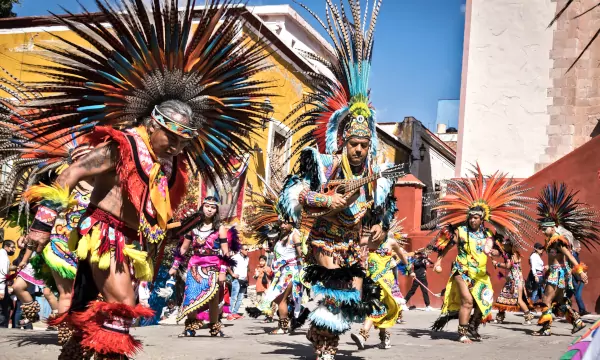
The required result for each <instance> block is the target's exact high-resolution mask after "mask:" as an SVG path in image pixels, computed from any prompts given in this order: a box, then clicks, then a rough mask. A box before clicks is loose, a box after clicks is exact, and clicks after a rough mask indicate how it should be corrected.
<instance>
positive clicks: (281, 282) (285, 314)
mask: <svg viewBox="0 0 600 360" xmlns="http://www.w3.org/2000/svg"><path fill="white" fill-rule="evenodd" d="M279 228H280V232H279V239H278V240H277V242H275V245H274V249H273V250H274V253H275V261H274V263H273V271H274V272H275V275H274V277H273V281H272V282H271V286H269V289H268V290H267V291H266V293H265V295H264V296H263V299H262V300H261V302H260V304H259V305H258V308H247V309H246V312H247V313H248V314H249V315H250V316H252V317H258V316H259V315H260V314H265V315H266V316H267V317H272V316H273V310H272V306H271V304H272V303H275V304H277V309H278V316H279V326H278V327H277V329H275V330H273V331H272V332H271V334H274V335H275V334H287V333H288V331H289V330H290V329H289V322H290V319H289V311H288V298H289V297H290V296H291V297H292V299H293V303H294V308H293V309H294V318H295V319H298V318H299V316H300V312H301V311H302V290H303V285H302V282H301V281H300V278H299V275H300V271H301V270H302V241H301V236H300V231H299V230H298V229H296V228H295V227H294V225H293V223H291V222H288V221H284V220H281V221H280V225H279ZM300 325H301V324H300ZM295 326H296V327H297V326H298V325H297V324H296V325H295Z"/></svg>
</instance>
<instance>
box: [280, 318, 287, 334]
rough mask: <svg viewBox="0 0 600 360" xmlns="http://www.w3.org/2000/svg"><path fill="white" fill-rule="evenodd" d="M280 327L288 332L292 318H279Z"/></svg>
mask: <svg viewBox="0 0 600 360" xmlns="http://www.w3.org/2000/svg"><path fill="white" fill-rule="evenodd" d="M279 328H280V329H281V330H283V331H284V332H285V333H287V332H288V330H289V328H290V319H287V318H286V319H279Z"/></svg>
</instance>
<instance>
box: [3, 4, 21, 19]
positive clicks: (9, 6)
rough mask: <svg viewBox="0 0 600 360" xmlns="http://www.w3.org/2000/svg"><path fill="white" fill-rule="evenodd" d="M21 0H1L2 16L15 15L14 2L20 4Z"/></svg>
mask: <svg viewBox="0 0 600 360" xmlns="http://www.w3.org/2000/svg"><path fill="white" fill-rule="evenodd" d="M18 3H19V0H0V18H7V17H15V16H17V14H15V13H14V12H13V11H12V9H13V4H18Z"/></svg>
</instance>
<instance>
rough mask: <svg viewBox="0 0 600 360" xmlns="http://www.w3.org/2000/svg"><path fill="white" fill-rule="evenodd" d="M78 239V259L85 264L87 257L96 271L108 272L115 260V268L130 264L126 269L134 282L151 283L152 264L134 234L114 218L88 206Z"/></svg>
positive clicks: (90, 205)
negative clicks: (96, 267)
mask: <svg viewBox="0 0 600 360" xmlns="http://www.w3.org/2000/svg"><path fill="white" fill-rule="evenodd" d="M79 235H80V238H79V240H78V242H77V257H78V258H79V259H81V260H86V259H88V257H89V261H91V262H92V263H97V264H98V268H100V269H101V270H108V269H109V268H110V263H111V261H112V260H111V259H112V258H113V257H114V259H115V262H116V263H117V264H123V263H128V264H130V266H129V269H130V272H131V275H132V277H134V278H135V279H137V280H140V281H152V277H153V273H154V267H153V265H152V260H151V259H150V258H149V257H148V253H147V252H146V251H145V250H144V249H143V248H142V245H141V244H140V243H139V241H137V239H139V237H138V236H137V231H135V230H133V229H131V228H129V227H127V225H125V223H123V222H122V221H121V220H119V219H117V218H116V217H115V216H114V215H112V214H109V213H107V212H105V211H104V210H101V209H99V208H97V207H96V206H94V205H92V204H89V205H88V207H87V209H86V212H85V214H84V215H83V217H82V218H81V221H80V222H79ZM131 265H133V266H131Z"/></svg>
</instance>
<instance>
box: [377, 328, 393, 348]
mask: <svg viewBox="0 0 600 360" xmlns="http://www.w3.org/2000/svg"><path fill="white" fill-rule="evenodd" d="M391 337H392V334H391V333H390V332H389V331H387V330H383V331H381V330H380V331H379V340H380V341H381V343H380V344H379V348H380V349H389V348H390V347H391Z"/></svg>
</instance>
